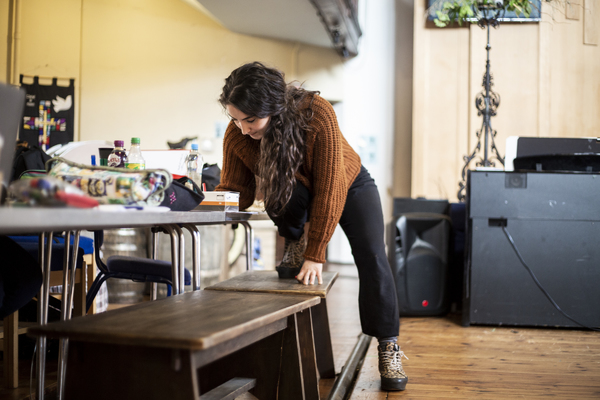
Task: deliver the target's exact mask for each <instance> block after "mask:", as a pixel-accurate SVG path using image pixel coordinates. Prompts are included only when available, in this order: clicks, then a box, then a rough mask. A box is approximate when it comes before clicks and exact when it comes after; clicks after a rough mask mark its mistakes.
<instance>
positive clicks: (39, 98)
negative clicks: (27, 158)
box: [19, 75, 75, 150]
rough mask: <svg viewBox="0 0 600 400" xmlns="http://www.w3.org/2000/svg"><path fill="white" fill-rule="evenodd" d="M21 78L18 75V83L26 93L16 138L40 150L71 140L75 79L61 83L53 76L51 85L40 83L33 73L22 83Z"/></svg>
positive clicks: (73, 118) (22, 79)
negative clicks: (31, 79) (65, 83)
mask: <svg viewBox="0 0 600 400" xmlns="http://www.w3.org/2000/svg"><path fill="white" fill-rule="evenodd" d="M24 78H25V77H24V76H23V75H21V77H20V84H21V87H22V88H24V89H25V91H26V92H27V94H26V95H25V109H24V112H23V123H22V124H21V127H20V129H19V139H20V140H25V141H27V142H28V143H29V144H30V145H38V146H39V147H40V148H42V149H43V150H47V149H49V148H50V147H52V146H54V145H56V144H65V143H68V142H72V141H73V133H74V129H73V126H74V121H75V80H74V79H68V82H69V85H68V86H61V85H58V78H53V79H52V84H51V85H41V84H40V83H39V77H37V76H34V77H32V78H33V82H32V83H25V82H24Z"/></svg>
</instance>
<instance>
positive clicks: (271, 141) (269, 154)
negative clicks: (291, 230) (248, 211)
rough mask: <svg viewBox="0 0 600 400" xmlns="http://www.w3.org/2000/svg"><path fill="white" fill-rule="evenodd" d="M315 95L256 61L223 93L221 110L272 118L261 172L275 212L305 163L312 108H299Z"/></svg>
mask: <svg viewBox="0 0 600 400" xmlns="http://www.w3.org/2000/svg"><path fill="white" fill-rule="evenodd" d="M315 93H318V92H311V91H308V90H305V89H302V88H297V87H295V86H293V85H288V84H286V82H285V76H284V74H283V73H282V72H281V71H278V70H276V69H274V68H268V67H266V66H265V65H263V64H261V63H259V62H253V63H249V64H245V65H242V66H241V67H239V68H237V69H236V70H234V71H233V72H232V73H231V75H229V77H228V78H227V79H226V80H225V86H223V91H222V93H221V96H220V97H219V103H221V105H222V106H223V108H225V107H226V106H227V105H232V106H234V107H235V108H237V109H238V110H240V111H241V112H243V113H244V114H246V115H248V116H249V117H256V118H266V117H271V120H270V122H269V125H268V126H267V129H266V131H265V134H264V136H263V138H262V139H261V141H260V158H259V160H258V171H257V175H258V176H259V179H258V189H259V190H260V191H261V192H262V194H263V196H264V201H265V208H266V209H267V210H268V211H269V212H270V213H272V214H274V215H280V214H281V213H282V212H283V210H284V208H285V206H286V204H287V203H288V202H289V200H290V198H291V197H292V192H293V190H294V186H295V185H296V178H295V175H296V172H297V171H298V169H299V168H300V166H301V165H302V163H303V162H304V148H305V139H306V134H305V132H306V131H308V130H309V129H310V126H309V122H310V120H311V119H312V112H311V109H310V106H309V107H307V108H304V110H300V105H301V104H302V102H303V101H304V100H305V99H306V97H307V96H309V95H313V94H315ZM311 102H312V100H311Z"/></svg>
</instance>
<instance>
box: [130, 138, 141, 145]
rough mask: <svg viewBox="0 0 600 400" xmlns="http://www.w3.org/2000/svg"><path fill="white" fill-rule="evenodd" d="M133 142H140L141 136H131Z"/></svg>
mask: <svg viewBox="0 0 600 400" xmlns="http://www.w3.org/2000/svg"><path fill="white" fill-rule="evenodd" d="M131 144H140V138H139V137H132V138H131Z"/></svg>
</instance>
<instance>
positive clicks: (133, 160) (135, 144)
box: [126, 137, 146, 169]
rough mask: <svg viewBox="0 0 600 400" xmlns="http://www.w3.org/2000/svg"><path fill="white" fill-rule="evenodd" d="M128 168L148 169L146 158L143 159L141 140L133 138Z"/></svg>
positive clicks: (128, 157)
mask: <svg viewBox="0 0 600 400" xmlns="http://www.w3.org/2000/svg"><path fill="white" fill-rule="evenodd" d="M126 166H127V169H145V168H146V161H144V157H142V150H141V149H140V138H137V137H134V138H131V149H129V155H128V156H127V164H126Z"/></svg>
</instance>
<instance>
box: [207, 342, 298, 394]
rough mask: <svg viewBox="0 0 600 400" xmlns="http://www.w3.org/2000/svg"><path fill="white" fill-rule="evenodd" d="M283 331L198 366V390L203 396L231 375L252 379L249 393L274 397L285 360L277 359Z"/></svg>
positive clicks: (232, 376) (279, 355)
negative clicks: (254, 382) (254, 381)
mask: <svg viewBox="0 0 600 400" xmlns="http://www.w3.org/2000/svg"><path fill="white" fill-rule="evenodd" d="M283 332H284V331H279V332H276V333H275V334H273V335H270V336H268V337H266V338H264V339H261V340H259V341H257V342H256V343H253V344H251V345H250V346H247V347H244V348H243V349H240V350H238V351H235V352H234V353H231V354H229V355H227V356H225V357H223V358H220V359H218V360H216V361H213V362H211V363H209V364H206V365H204V366H202V367H201V368H200V369H199V370H198V382H199V386H200V391H201V393H202V394H203V395H204V394H205V393H207V392H208V391H210V390H212V389H214V388H215V387H217V386H219V385H221V384H223V383H225V382H227V381H228V380H230V379H232V378H234V377H243V378H250V379H256V385H255V387H254V388H253V389H251V390H250V393H252V395H254V396H256V397H257V398H259V399H276V398H277V383H278V380H279V376H280V367H281V364H282V363H286V362H287V361H286V360H283V361H282V359H281V343H282V341H283ZM201 398H202V397H201ZM279 398H280V399H282V397H279ZM290 399H292V398H291V397H290Z"/></svg>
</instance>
